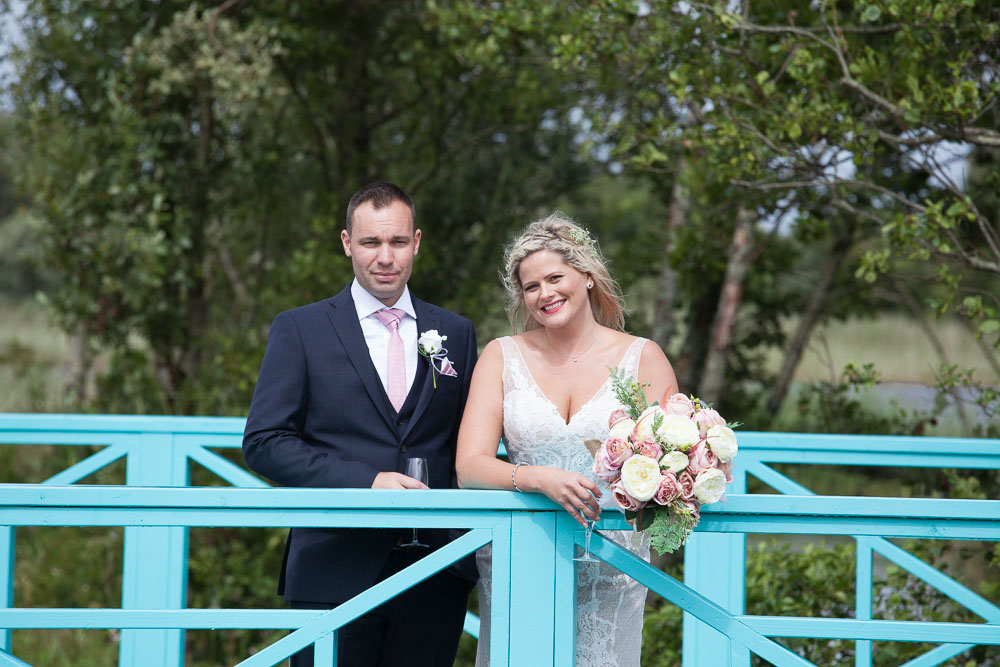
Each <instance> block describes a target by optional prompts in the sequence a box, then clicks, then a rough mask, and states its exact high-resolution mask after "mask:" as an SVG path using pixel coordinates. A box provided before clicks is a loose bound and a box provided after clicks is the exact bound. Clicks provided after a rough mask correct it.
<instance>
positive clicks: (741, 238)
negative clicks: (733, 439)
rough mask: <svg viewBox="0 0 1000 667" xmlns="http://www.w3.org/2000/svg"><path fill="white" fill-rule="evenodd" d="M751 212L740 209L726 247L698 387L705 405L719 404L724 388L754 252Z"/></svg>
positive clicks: (699, 394)
mask: <svg viewBox="0 0 1000 667" xmlns="http://www.w3.org/2000/svg"><path fill="white" fill-rule="evenodd" d="M753 222H754V219H753V212H752V211H751V210H750V209H747V208H745V207H743V206H740V209H739V211H738V212H737V213H736V229H735V230H734V231H733V239H732V241H731V242H730V244H729V253H728V255H729V260H728V262H727V263H726V277H725V279H724V280H723V283H722V291H721V292H720V293H719V302H718V306H717V308H716V311H715V319H714V321H713V322H712V329H711V334H710V337H709V344H708V355H707V356H706V358H705V370H704V372H703V373H702V375H701V382H700V383H699V386H698V394H697V395H698V397H699V398H701V399H703V400H704V401H706V402H708V403H714V402H716V401H718V400H719V397H720V396H721V395H722V391H723V389H724V388H725V384H726V362H727V357H728V356H729V343H730V341H731V340H732V336H733V327H734V325H735V324H736V313H737V312H738V311H739V309H740V304H741V303H742V301H743V284H744V281H745V280H746V275H747V271H748V270H749V268H750V261H751V256H752V250H753V243H752V240H753V234H752V231H753Z"/></svg>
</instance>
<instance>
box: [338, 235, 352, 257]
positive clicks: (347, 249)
mask: <svg viewBox="0 0 1000 667" xmlns="http://www.w3.org/2000/svg"><path fill="white" fill-rule="evenodd" d="M340 242H341V243H343V244H344V254H345V255H347V256H348V257H350V256H351V235H350V234H348V233H347V230H346V229H344V230H342V231H341V232H340Z"/></svg>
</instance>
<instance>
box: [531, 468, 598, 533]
mask: <svg viewBox="0 0 1000 667" xmlns="http://www.w3.org/2000/svg"><path fill="white" fill-rule="evenodd" d="M516 477H517V485H518V487H520V488H521V489H523V490H525V491H537V492H538V493H544V494H545V495H546V496H548V497H549V498H550V499H551V500H553V501H555V502H557V503H559V504H560V505H562V506H563V507H564V508H565V509H566V511H567V512H569V513H570V516H572V517H573V518H574V519H576V521H577V523H579V524H580V525H581V526H586V525H587V521H588V520H589V521H597V520H598V519H600V518H601V507H600V505H599V504H598V499H599V498H600V497H601V490H600V489H599V488H598V487H597V484H595V483H594V482H593V481H592V480H590V479H589V478H587V477H584V476H583V475H580V474H578V473H575V472H571V471H569V470H562V469H561V468H549V467H546V466H525V465H522V466H520V467H519V468H518V469H517V473H516Z"/></svg>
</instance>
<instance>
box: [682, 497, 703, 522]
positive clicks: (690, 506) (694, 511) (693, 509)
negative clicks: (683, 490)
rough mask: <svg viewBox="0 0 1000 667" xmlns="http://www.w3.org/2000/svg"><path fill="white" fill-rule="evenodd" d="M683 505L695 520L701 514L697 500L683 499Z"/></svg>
mask: <svg viewBox="0 0 1000 667" xmlns="http://www.w3.org/2000/svg"><path fill="white" fill-rule="evenodd" d="M684 506H685V507H687V510H688V512H690V513H691V516H693V517H694V518H695V520H696V521H697V520H698V517H700V516H701V504H700V503H699V502H698V501H697V500H685V501H684Z"/></svg>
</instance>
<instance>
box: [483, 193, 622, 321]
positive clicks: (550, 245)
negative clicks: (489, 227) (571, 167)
mask: <svg viewBox="0 0 1000 667" xmlns="http://www.w3.org/2000/svg"><path fill="white" fill-rule="evenodd" d="M539 250H550V251H552V252H554V253H557V254H558V255H559V256H560V257H562V260H563V261H564V262H566V264H568V265H569V266H571V267H573V268H574V269H576V270H577V271H579V272H580V273H586V274H589V275H590V277H591V279H592V280H593V281H594V286H593V288H591V289H590V294H589V296H590V307H591V309H592V310H593V312H594V319H596V320H597V322H598V323H599V324H603V325H604V326H606V327H611V328H612V329H617V330H618V331H624V330H625V306H624V299H623V298H622V293H621V288H620V287H619V286H618V283H617V282H615V280H614V279H613V278H612V277H611V274H610V273H609V272H608V267H607V263H606V262H605V260H604V257H602V256H601V251H600V249H599V248H598V247H597V241H596V240H595V239H594V237H592V236H591V235H590V234H589V233H588V232H587V230H586V229H584V228H583V227H581V226H580V225H578V224H576V223H575V222H573V221H572V220H571V219H570V218H569V217H568V216H567V215H566V214H565V213H563V212H562V211H556V212H554V213H552V214H551V215H549V216H548V217H545V218H543V219H541V220H536V221H535V222H533V223H531V224H530V225H528V226H527V227H526V228H525V229H524V231H522V232H521V233H520V234H518V236H517V238H515V239H514V241H513V242H512V243H511V244H510V245H509V246H507V249H506V250H505V251H504V273H503V275H502V278H503V283H504V287H505V288H506V289H507V317H508V318H509V319H510V325H511V327H513V328H514V332H515V333H517V332H518V331H529V330H531V329H536V328H538V327H539V326H540V325H539V324H538V322H537V321H536V320H535V318H533V317H532V316H531V314H530V313H529V312H528V309H527V307H526V306H525V304H524V289H523V287H522V285H521V276H520V273H519V272H520V269H521V262H522V261H524V258H525V257H528V256H529V255H532V254H534V253H536V252H538V251H539Z"/></svg>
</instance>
